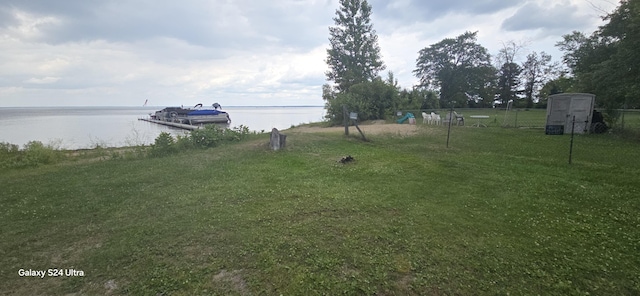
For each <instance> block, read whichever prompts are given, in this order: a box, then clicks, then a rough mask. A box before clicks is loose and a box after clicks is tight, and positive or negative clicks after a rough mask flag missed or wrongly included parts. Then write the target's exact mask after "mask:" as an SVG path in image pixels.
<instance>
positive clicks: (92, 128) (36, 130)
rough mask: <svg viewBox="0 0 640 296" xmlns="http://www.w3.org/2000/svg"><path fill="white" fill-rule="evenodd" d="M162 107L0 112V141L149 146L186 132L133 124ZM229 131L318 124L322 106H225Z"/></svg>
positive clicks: (68, 145)
mask: <svg viewBox="0 0 640 296" xmlns="http://www.w3.org/2000/svg"><path fill="white" fill-rule="evenodd" d="M162 108H163V107H49V108H18V107H16V108H0V142H8V143H12V144H17V145H20V146H23V145H24V144H26V143H27V142H29V141H40V142H42V143H45V144H51V145H54V146H56V147H58V148H61V149H82V148H93V147H96V146H98V145H100V146H103V147H122V146H131V145H140V144H150V143H153V141H154V139H155V138H156V137H157V136H158V135H159V134H160V133H161V132H169V133H171V134H174V135H179V134H184V133H185V131H183V130H180V129H176V128H171V127H167V126H162V125H158V124H154V123H149V122H145V121H141V120H138V118H145V117H148V116H149V114H150V113H153V112H155V111H156V110H160V109H162ZM224 111H227V112H228V113H229V114H230V116H231V125H230V126H231V127H234V126H239V125H244V126H247V127H249V129H250V130H252V131H258V132H260V131H263V130H264V131H270V130H271V129H272V128H274V127H275V128H277V129H286V128H289V127H291V125H298V124H301V123H309V122H318V121H322V119H323V116H324V114H325V110H324V108H323V107H228V108H224Z"/></svg>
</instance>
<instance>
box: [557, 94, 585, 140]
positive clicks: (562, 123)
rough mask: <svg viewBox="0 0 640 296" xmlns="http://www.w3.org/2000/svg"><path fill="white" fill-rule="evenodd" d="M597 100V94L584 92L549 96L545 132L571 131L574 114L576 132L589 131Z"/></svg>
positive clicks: (562, 132)
mask: <svg viewBox="0 0 640 296" xmlns="http://www.w3.org/2000/svg"><path fill="white" fill-rule="evenodd" d="M595 100H596V96H595V95H593V94H583V93H562V94H555V95H551V96H549V101H548V102H547V124H546V127H545V134H547V135H562V134H564V133H571V126H572V125H573V117H574V116H575V126H574V127H573V130H574V133H576V134H583V133H586V132H588V131H589V127H590V126H591V116H592V114H593V106H594V103H595Z"/></svg>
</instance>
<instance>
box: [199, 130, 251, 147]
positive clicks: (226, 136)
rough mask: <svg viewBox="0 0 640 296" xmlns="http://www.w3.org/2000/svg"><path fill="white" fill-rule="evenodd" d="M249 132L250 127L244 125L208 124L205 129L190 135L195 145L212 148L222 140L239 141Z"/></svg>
mask: <svg viewBox="0 0 640 296" xmlns="http://www.w3.org/2000/svg"><path fill="white" fill-rule="evenodd" d="M249 134H250V132H249V128H248V127H246V126H244V125H240V126H238V127H233V128H230V129H227V128H220V127H218V126H216V125H207V126H205V128H203V129H198V130H193V131H191V133H190V134H189V137H190V138H191V144H192V145H193V147H198V148H210V147H216V146H218V145H219V144H220V143H221V142H238V141H240V140H242V139H244V138H245V137H246V136H247V135H249Z"/></svg>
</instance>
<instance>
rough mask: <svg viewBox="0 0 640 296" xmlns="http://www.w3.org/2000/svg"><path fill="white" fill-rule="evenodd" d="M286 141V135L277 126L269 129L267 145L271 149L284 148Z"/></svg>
mask: <svg viewBox="0 0 640 296" xmlns="http://www.w3.org/2000/svg"><path fill="white" fill-rule="evenodd" d="M286 142H287V135H283V134H281V133H280V132H279V131H278V129H277V128H275V127H274V128H273V129H272V130H271V139H270V140H269V146H271V149H272V150H276V151H277V150H280V149H282V148H284V146H285V144H286Z"/></svg>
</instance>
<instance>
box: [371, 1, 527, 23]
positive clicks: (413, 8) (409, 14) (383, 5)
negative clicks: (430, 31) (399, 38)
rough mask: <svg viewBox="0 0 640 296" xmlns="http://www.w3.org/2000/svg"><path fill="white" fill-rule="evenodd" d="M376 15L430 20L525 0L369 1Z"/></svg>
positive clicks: (478, 12)
mask: <svg viewBox="0 0 640 296" xmlns="http://www.w3.org/2000/svg"><path fill="white" fill-rule="evenodd" d="M369 2H370V3H371V5H372V6H373V7H374V12H375V13H376V15H377V17H379V18H382V19H385V18H390V19H395V20H397V21H399V22H403V23H407V22H427V23H429V22H432V21H434V20H436V19H439V18H442V17H446V16H447V14H455V13H464V14H471V15H484V14H492V13H495V12H499V11H501V10H504V9H507V8H510V7H514V6H518V5H520V4H521V3H524V2H526V0H513V1H504V0H477V1H468V0H437V1H424V0H406V1H386V0H371V1H369Z"/></svg>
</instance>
